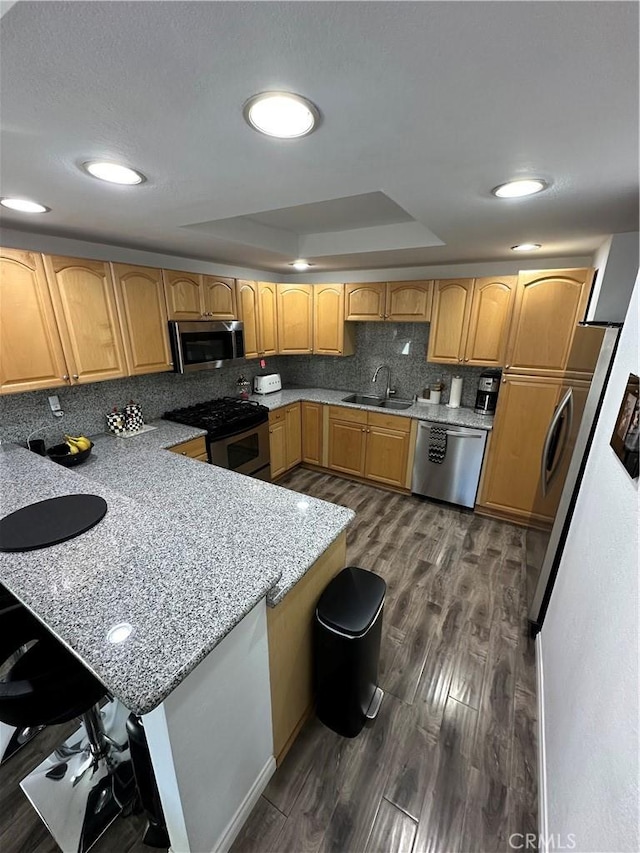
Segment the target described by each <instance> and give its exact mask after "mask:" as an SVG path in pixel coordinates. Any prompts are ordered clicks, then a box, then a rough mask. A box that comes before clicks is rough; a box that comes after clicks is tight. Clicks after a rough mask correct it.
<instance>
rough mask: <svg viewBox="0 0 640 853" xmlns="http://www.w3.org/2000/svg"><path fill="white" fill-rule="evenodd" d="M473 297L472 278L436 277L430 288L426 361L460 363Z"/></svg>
mask: <svg viewBox="0 0 640 853" xmlns="http://www.w3.org/2000/svg"><path fill="white" fill-rule="evenodd" d="M472 301H473V279H472V278H463V279H448V280H446V281H436V283H435V287H434V292H433V308H432V312H431V330H430V333H429V351H428V354H427V360H428V361H438V362H442V363H444V364H457V363H462V361H463V360H464V353H465V346H466V341H467V334H468V331H469V320H470V317H471V304H472Z"/></svg>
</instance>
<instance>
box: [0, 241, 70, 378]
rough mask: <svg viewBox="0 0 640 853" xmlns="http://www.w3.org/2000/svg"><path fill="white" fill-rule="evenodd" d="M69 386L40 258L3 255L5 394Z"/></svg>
mask: <svg viewBox="0 0 640 853" xmlns="http://www.w3.org/2000/svg"><path fill="white" fill-rule="evenodd" d="M68 382H69V371H68V369H67V365H66V362H65V359H64V353H63V349H62V341H61V339H60V333H59V331H58V326H57V323H56V318H55V315H54V312H53V304H52V302H51V295H50V293H49V288H48V286H47V281H46V277H45V272H44V265H43V263H42V257H41V255H38V254H36V253H34V252H23V251H19V250H17V249H1V250H0V392H1V393H3V394H11V393H17V392H19V391H37V390H38V389H40V388H56V387H59V386H63V385H66V384H67V383H68Z"/></svg>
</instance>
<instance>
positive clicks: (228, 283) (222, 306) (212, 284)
mask: <svg viewBox="0 0 640 853" xmlns="http://www.w3.org/2000/svg"><path fill="white" fill-rule="evenodd" d="M202 315H203V316H204V317H206V319H207V320H237V319H238V309H237V306H236V282H235V279H233V278H216V277H215V276H212V275H205V276H203V277H202Z"/></svg>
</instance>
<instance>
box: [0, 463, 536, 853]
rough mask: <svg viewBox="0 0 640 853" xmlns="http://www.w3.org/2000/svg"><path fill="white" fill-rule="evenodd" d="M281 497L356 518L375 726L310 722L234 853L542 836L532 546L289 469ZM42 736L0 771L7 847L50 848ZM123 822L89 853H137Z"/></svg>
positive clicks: (419, 505) (421, 503) (429, 509)
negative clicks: (529, 586)
mask: <svg viewBox="0 0 640 853" xmlns="http://www.w3.org/2000/svg"><path fill="white" fill-rule="evenodd" d="M281 485H284V486H286V487H287V488H291V489H295V490H297V491H300V492H304V493H306V494H309V495H314V496H316V497H320V498H323V499H325V500H329V501H333V502H335V503H339V504H343V505H345V506H349V507H351V508H352V509H354V510H355V511H356V513H357V517H356V520H355V522H354V524H353V525H352V527H351V529H350V532H349V538H348V543H349V546H348V560H349V563H351V564H353V565H360V566H362V567H364V568H367V569H373V570H374V571H376V572H378V573H379V574H380V575H382V576H383V577H384V578H385V580H386V581H387V585H388V591H387V601H386V605H385V613H384V622H383V641H382V658H381V674H380V683H381V686H382V687H383V688H384V690H385V691H386V696H385V699H384V702H383V705H382V709H381V711H380V716H379V718H378V720H377V721H376V723H375V725H374V726H373V727H372V728H370V729H365V730H364V731H363V733H362V734H361V735H360V736H359V737H357V738H355V739H353V740H347V739H344V738H341V737H339V736H338V735H336V734H334V733H333V732H331V731H329V730H328V729H326V728H325V727H324V726H322V725H321V724H320V723H319V722H318V721H317V720H315V719H313V720H311V721H309V723H308V724H307V725H306V726H305V728H304V729H303V730H302V732H301V734H300V736H299V738H298V739H297V741H296V742H295V744H294V746H293V748H292V750H291V752H290V753H289V755H288V756H287V758H286V759H285V762H284V763H283V765H282V767H281V768H279V770H278V771H277V773H276V774H275V776H274V777H273V779H272V780H271V782H270V783H269V786H268V788H267V790H266V791H265V793H264V795H263V796H262V797H261V798H260V800H259V802H258V804H257V806H256V807H255V809H254V811H253V813H252V814H251V816H250V818H249V820H248V821H247V823H246V825H245V827H244V829H243V830H242V833H241V835H240V836H239V838H238V839H237V841H236V843H235V845H234V847H233V851H234V853H241V852H242V853H245V851H247V852H248V851H255V853H270V851H274V853H303V851H304V853H307V851H308V853H312V852H313V851H323V853H328V852H329V851H331V853H369V852H370V851H371V852H372V853H373V852H374V851H375V853H405V851H406V853H410V852H411V851H412V853H422V851H430V853H437V852H438V851H443V853H454V852H455V851H462V852H463V853H470V852H471V851H483V853H485V851H486V853H489V851H494V850H499V851H510V850H511V849H512V848H510V847H509V843H508V838H509V835H510V834H511V833H514V832H522V833H525V832H533V833H535V832H536V831H537V818H536V812H537V784H536V754H537V747H536V716H535V715H536V702H535V667H534V655H533V648H532V644H531V641H530V640H529V639H528V637H527V628H526V606H525V596H524V590H525V582H526V565H525V559H526V557H525V534H524V531H523V530H521V529H519V528H517V527H514V526H512V525H509V524H505V523H502V522H498V521H490V520H487V519H483V518H480V517H479V516H475V515H473V514H472V513H470V512H466V511H463V510H458V509H454V508H451V507H448V506H444V505H438V504H435V503H430V502H428V501H426V500H422V499H420V498H414V497H406V496H403V495H397V494H393V493H389V492H385V491H382V490H379V489H374V488H371V487H368V486H363V485H360V484H357V483H353V482H350V481H347V480H341V479H338V478H336V477H330V476H327V475H324V474H317V473H314V472H310V471H304V470H298V471H295V472H293V473H292V474H290V475H288V477H286V478H285V479H283V480H282V481H281ZM73 728H74V726H73V724H70V725H69V726H67V727H61V726H60V727H55V728H53V729H50V730H48V731H45V732H43V733H42V734H41V735H39V736H38V738H37V739H36V740H35V741H34V742H33V743H32V744H29V745H28V746H27V747H25V748H24V750H23V751H22V752H21V753H19V754H18V755H17V756H15V757H14V758H13V759H12V760H11V761H10V762H9V763H8V764H7V765H5V767H2V768H0V850H2V851H3V853H29V852H30V851H34V853H35V852H36V851H37V853H54V851H57V850H58V848H57V846H56V845H55V844H54V842H53V841H52V839H51V837H50V836H49V834H48V832H47V830H46V829H45V827H44V825H43V824H42V823H41V821H40V819H39V818H38V817H37V815H36V813H35V812H34V811H33V809H32V808H31V806H30V804H29V803H28V801H27V800H26V798H25V797H24V795H23V794H22V791H21V790H20V788H19V787H18V782H19V781H20V779H22V778H23V777H24V776H25V775H27V773H28V772H29V771H30V770H31V769H32V768H33V767H35V766H36V765H37V764H38V763H39V762H40V761H41V760H42V759H43V758H44V757H45V756H46V755H47V754H49V753H50V752H51V751H52V750H53V749H54V747H55V746H56V745H57V744H58V743H60V741H62V740H63V739H64V737H65V736H66V734H67V732H69V731H71V730H73ZM143 827H144V821H143V819H142V818H141V817H140V816H133V817H127V818H119V819H118V820H117V821H116V822H115V823H114V824H113V826H112V827H111V828H110V829H109V831H108V832H107V833H106V834H105V836H103V838H102V839H101V840H100V841H99V842H98V843H97V845H96V846H95V847H94V848H93V850H94V851H95V853H142V851H148V850H149V849H150V848H148V847H145V846H143V845H142V843H141V840H140V839H141V836H142V831H143Z"/></svg>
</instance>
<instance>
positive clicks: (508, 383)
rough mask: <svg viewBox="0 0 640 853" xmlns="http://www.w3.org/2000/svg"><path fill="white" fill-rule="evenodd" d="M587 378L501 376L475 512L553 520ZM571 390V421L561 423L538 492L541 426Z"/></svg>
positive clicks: (534, 522) (542, 524)
mask: <svg viewBox="0 0 640 853" xmlns="http://www.w3.org/2000/svg"><path fill="white" fill-rule="evenodd" d="M589 384H590V383H589V382H588V381H571V382H567V381H566V380H564V379H559V378H558V379H556V378H555V377H548V378H544V377H529V376H519V375H513V376H510V375H505V376H504V377H503V380H502V385H501V391H500V398H499V400H498V408H497V411H496V418H495V422H494V427H493V434H492V436H491V444H490V446H489V450H488V453H487V458H486V461H485V470H484V474H483V479H482V489H481V493H480V496H479V499H478V508H479V509H480V511H484V512H487V513H488V514H490V515H496V516H499V517H500V518H506V519H508V520H511V521H516V522H519V523H521V524H527V525H530V526H532V527H539V528H548V527H550V526H551V524H552V523H553V519H554V518H555V514H556V511H557V509H558V503H559V501H560V496H561V494H562V487H563V485H564V481H565V478H566V475H567V470H568V466H569V461H570V459H571V454H572V450H573V446H574V444H575V438H576V435H577V432H578V429H579V426H580V421H581V419H582V413H583V411H584V406H585V403H586V399H587V394H588V393H589ZM569 387H571V389H572V391H573V402H574V409H573V420H572V423H571V428H570V430H569V432H568V433H567V432H565V431H566V430H567V429H568V427H569V424H568V421H567V422H566V423H564V424H563V425H562V428H561V430H560V432H559V434H558V439H557V441H556V446H555V447H554V448H552V452H550V455H551V456H553V457H554V459H553V460H552V468H553V471H554V476H553V481H552V482H551V483H550V485H549V488H548V490H547V494H546V495H543V494H542V486H541V480H542V470H541V469H542V454H543V449H544V444H545V437H546V435H547V429H548V427H549V424H550V422H551V419H552V417H553V414H554V412H555V410H556V408H557V406H558V403H559V402H560V400H561V399H562V397H563V396H564V395H565V393H566V391H567V389H568V388H569Z"/></svg>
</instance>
